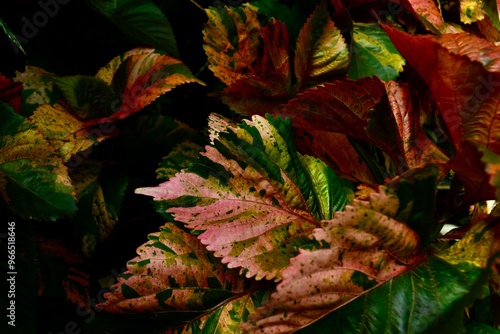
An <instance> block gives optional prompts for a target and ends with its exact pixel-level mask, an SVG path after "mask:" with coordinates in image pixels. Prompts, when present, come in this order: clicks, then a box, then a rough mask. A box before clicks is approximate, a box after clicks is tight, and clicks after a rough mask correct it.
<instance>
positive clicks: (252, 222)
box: [136, 115, 345, 280]
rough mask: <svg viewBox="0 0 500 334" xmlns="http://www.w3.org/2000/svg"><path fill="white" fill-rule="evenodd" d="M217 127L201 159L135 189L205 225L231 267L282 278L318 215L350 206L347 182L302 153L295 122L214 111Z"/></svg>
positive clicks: (196, 225) (204, 236) (208, 241)
mask: <svg viewBox="0 0 500 334" xmlns="http://www.w3.org/2000/svg"><path fill="white" fill-rule="evenodd" d="M210 128H212V129H215V131H214V132H212V134H211V138H212V140H213V144H212V145H211V146H207V147H206V152H205V153H202V156H203V157H202V158H201V159H200V160H199V161H198V163H196V164H194V165H192V166H191V167H190V168H189V169H187V170H183V171H181V172H180V173H178V174H177V175H176V176H175V177H173V178H171V179H170V180H169V181H167V182H165V183H162V184H160V186H158V187H155V188H141V189H137V190H136V193H140V194H145V195H149V196H153V197H154V199H155V200H156V201H159V202H163V203H165V204H164V205H163V209H164V210H165V209H166V210H167V212H168V213H172V214H173V215H174V217H175V219H176V220H177V221H181V222H183V223H185V224H186V225H187V226H188V227H189V228H191V229H194V230H197V231H204V232H202V233H201V234H200V236H199V238H200V240H201V242H202V243H203V244H205V245H207V249H208V250H210V251H214V252H215V256H217V257H222V262H223V263H228V267H230V268H235V267H242V272H246V276H247V277H251V276H254V275H256V279H262V278H264V277H265V278H267V279H272V278H275V279H276V280H279V279H280V271H281V270H282V269H283V268H285V267H286V266H287V265H288V261H289V259H290V258H291V257H293V256H295V255H296V254H297V248H298V247H300V246H301V245H304V244H307V243H309V240H308V238H307V236H308V234H309V232H310V231H311V230H312V229H313V228H314V227H315V226H316V225H317V222H316V221H317V220H318V219H323V214H325V215H329V214H330V213H331V212H333V211H336V210H340V209H341V208H342V207H343V205H345V194H344V193H343V191H342V190H341V188H342V184H341V182H340V180H338V179H337V177H336V176H335V174H333V172H332V171H329V170H328V168H327V166H326V165H325V164H324V163H322V162H321V161H319V160H314V161H312V160H308V159H309V158H304V157H302V158H301V157H300V155H297V153H296V152H295V148H294V146H293V140H292V139H291V135H292V133H291V126H290V122H289V121H285V120H283V119H280V118H277V119H273V118H272V117H271V116H268V117H267V119H264V118H263V117H260V116H254V117H253V118H252V121H248V120H247V121H245V122H244V123H243V124H241V125H239V126H236V125H235V124H232V123H231V122H228V121H227V120H225V119H223V118H222V117H220V116H217V115H212V116H211V121H210ZM315 182H319V183H315ZM249 226H252V228H251V229H250V228H248V227H249Z"/></svg>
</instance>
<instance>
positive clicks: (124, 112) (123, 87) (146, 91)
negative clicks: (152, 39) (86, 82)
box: [86, 51, 204, 126]
mask: <svg viewBox="0 0 500 334" xmlns="http://www.w3.org/2000/svg"><path fill="white" fill-rule="evenodd" d="M138 52H140V53H137V54H136V53H135V52H134V53H133V54H132V55H130V56H128V57H127V58H126V59H124V61H123V63H121V64H120V65H119V68H118V70H117V71H116V73H115V75H114V77H113V82H112V85H113V88H114V90H115V92H116V94H119V95H120V97H121V98H120V99H121V105H120V107H119V108H116V109H117V110H116V112H114V113H113V114H112V115H111V116H110V117H104V118H98V119H93V120H90V121H88V122H87V123H86V126H89V125H93V124H97V123H105V122H112V121H117V120H121V119H124V118H126V117H128V116H130V115H131V114H133V113H136V112H138V111H139V110H141V109H142V108H144V107H145V106H147V105H149V104H150V103H152V102H153V101H154V100H156V99H157V98H158V97H160V96H161V95H163V94H165V93H166V92H168V91H170V90H172V89H173V88H175V87H177V86H179V85H181V84H184V83H188V82H197V83H199V84H202V85H204V83H203V82H201V81H200V80H198V79H197V78H195V77H194V76H193V75H192V73H191V72H190V70H189V68H188V67H187V66H186V65H184V64H183V63H182V62H181V61H180V60H177V59H174V58H172V57H169V56H166V55H161V54H158V53H150V52H149V51H145V52H144V53H142V52H141V51H138ZM120 60H121V59H116V58H115V60H113V61H112V62H111V65H110V66H111V68H110V69H109V70H110V72H112V71H113V67H114V66H116V62H119V61H120ZM107 71H108V69H107V70H106V71H105V72H103V74H102V75H103V76H107V75H109V74H108V72H107Z"/></svg>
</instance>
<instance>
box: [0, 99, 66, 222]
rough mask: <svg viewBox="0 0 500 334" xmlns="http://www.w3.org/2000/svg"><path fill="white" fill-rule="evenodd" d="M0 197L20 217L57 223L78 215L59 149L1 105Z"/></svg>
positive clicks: (24, 120) (8, 108)
mask: <svg viewBox="0 0 500 334" xmlns="http://www.w3.org/2000/svg"><path fill="white" fill-rule="evenodd" d="M0 124H1V126H0V150H1V151H2V154H1V155H0V194H1V196H2V198H3V200H4V201H5V202H6V204H7V205H8V206H9V207H10V208H11V209H12V210H13V211H14V212H15V213H16V214H17V215H19V216H20V217H22V218H26V219H30V218H33V219H37V220H49V219H50V220H56V219H57V218H61V217H67V216H71V215H73V214H74V213H75V210H76V205H75V198H74V195H73V192H74V189H73V186H72V184H71V180H70V178H69V176H68V170H67V169H66V167H65V166H64V165H63V161H62V159H61V158H60V157H58V156H57V155H56V153H55V149H54V148H53V147H52V146H51V144H50V143H49V142H48V141H47V140H46V139H45V138H44V137H43V136H42V134H41V133H40V132H39V131H38V130H37V129H36V127H34V126H33V125H31V124H30V123H29V122H28V121H27V120H26V119H25V118H24V117H22V116H20V115H18V114H16V113H15V112H14V111H13V110H12V108H11V107H9V106H7V105H6V104H4V103H3V102H0Z"/></svg>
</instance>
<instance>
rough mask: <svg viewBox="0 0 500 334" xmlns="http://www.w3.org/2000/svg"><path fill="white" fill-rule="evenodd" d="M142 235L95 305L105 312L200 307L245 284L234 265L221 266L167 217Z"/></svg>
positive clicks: (236, 292) (209, 305)
mask: <svg viewBox="0 0 500 334" xmlns="http://www.w3.org/2000/svg"><path fill="white" fill-rule="evenodd" d="M148 239H149V241H148V242H146V243H145V244H143V245H142V246H140V247H139V248H138V249H137V253H138V256H137V257H135V258H134V259H132V260H131V261H129V262H128V263H127V271H126V272H125V273H124V274H123V275H122V276H121V277H119V278H118V282H117V283H116V284H115V285H113V286H112V288H111V289H112V291H111V292H109V293H107V294H105V296H104V297H105V299H106V301H104V302H103V303H101V304H99V305H98V306H99V307H100V308H103V309H104V310H106V311H107V312H111V313H131V312H134V313H145V312H155V313H161V312H180V311H183V310H185V311H187V310H189V311H195V310H198V311H204V310H210V309H212V308H213V307H215V306H217V305H219V304H220V303H222V302H224V301H226V300H229V299H232V298H235V297H238V295H240V294H245V293H246V291H247V290H248V288H249V286H248V281H247V280H246V279H245V278H244V277H241V276H239V275H238V272H237V271H235V270H231V269H227V268H226V267H225V266H224V265H223V264H222V263H220V261H219V260H218V259H216V258H215V257H213V255H212V254H211V253H210V252H207V251H206V250H205V247H204V246H203V245H202V244H201V243H200V242H199V240H198V239H197V238H196V237H195V236H193V235H191V234H189V233H187V232H185V231H184V230H182V229H181V228H179V227H177V226H176V225H175V224H173V223H167V224H165V225H164V226H162V227H161V228H160V232H156V233H152V234H150V235H149V236H148Z"/></svg>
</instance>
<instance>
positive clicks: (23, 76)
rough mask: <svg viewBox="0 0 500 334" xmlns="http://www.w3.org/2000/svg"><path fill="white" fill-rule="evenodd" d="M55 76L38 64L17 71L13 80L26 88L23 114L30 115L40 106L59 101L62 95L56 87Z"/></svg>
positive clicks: (24, 90)
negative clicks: (22, 70) (37, 65)
mask: <svg viewBox="0 0 500 334" xmlns="http://www.w3.org/2000/svg"><path fill="white" fill-rule="evenodd" d="M54 76H56V75H55V74H54V73H51V72H47V71H45V70H44V69H41V68H39V67H36V66H26V67H25V68H24V72H19V71H16V76H15V77H14V79H13V80H14V81H15V82H20V83H22V84H23V88H24V89H23V106H22V108H23V114H25V115H27V116H29V115H31V113H32V112H33V110H35V109H36V108H37V107H38V106H40V105H42V104H52V103H55V102H57V100H58V99H59V97H60V95H59V94H58V92H57V89H54V81H53V80H52V78H53V77H54ZM28 108H29V109H28ZM27 109H28V110H27ZM25 110H27V112H25Z"/></svg>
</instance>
